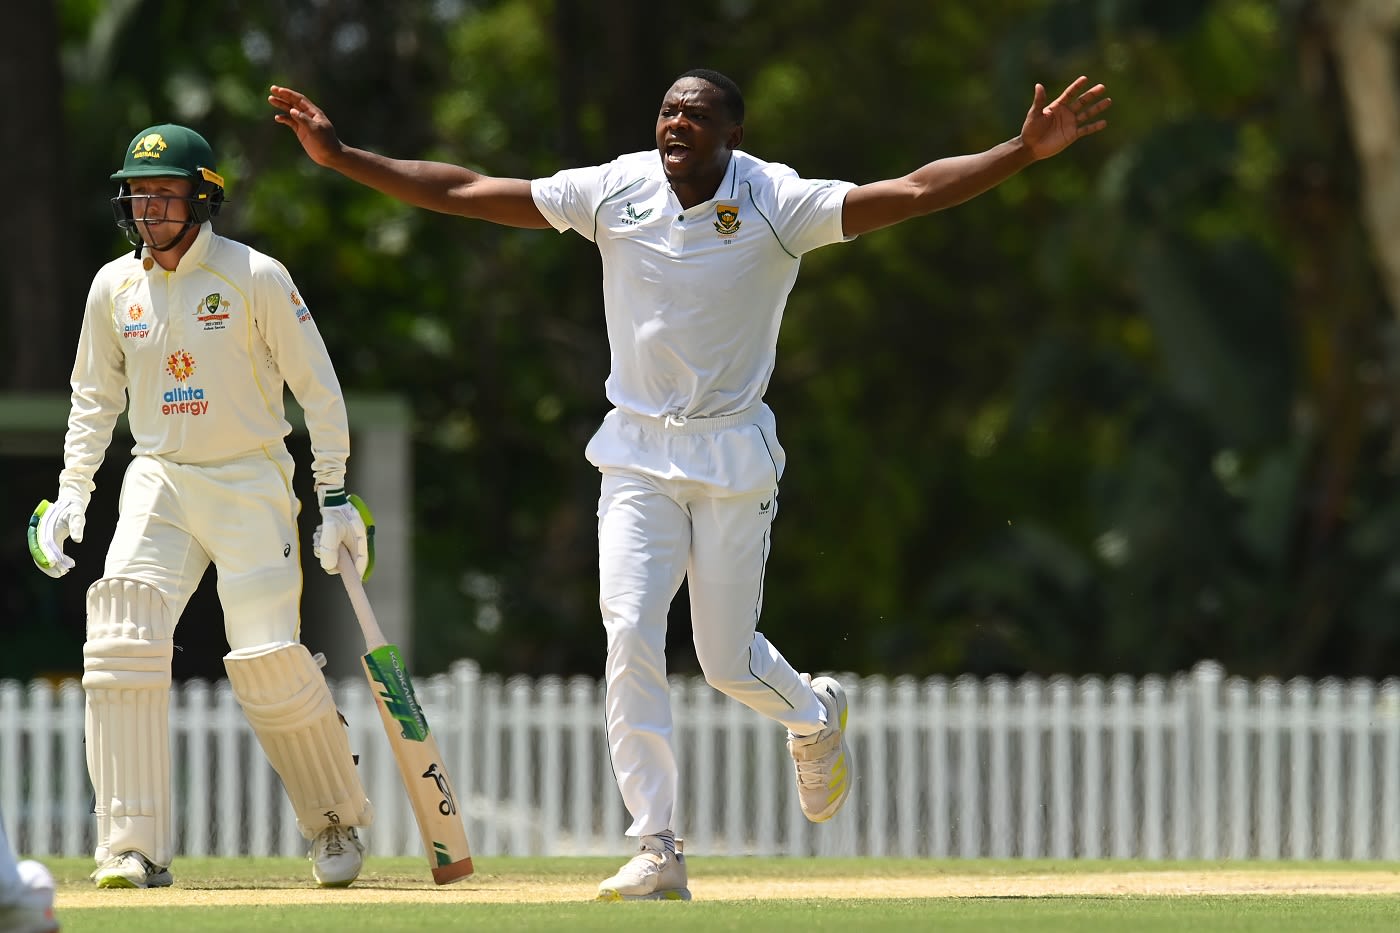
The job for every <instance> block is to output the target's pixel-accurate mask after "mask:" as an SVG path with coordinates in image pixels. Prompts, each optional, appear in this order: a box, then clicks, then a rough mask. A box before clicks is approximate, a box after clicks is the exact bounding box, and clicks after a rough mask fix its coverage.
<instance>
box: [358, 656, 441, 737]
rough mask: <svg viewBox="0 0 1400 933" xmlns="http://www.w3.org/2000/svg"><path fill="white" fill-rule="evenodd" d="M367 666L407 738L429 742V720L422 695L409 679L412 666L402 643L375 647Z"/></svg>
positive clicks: (368, 657) (366, 661)
mask: <svg viewBox="0 0 1400 933" xmlns="http://www.w3.org/2000/svg"><path fill="white" fill-rule="evenodd" d="M365 667H367V668H368V669H369V676H370V678H371V679H373V680H374V681H375V683H377V684H379V687H380V690H379V695H380V696H381V697H383V698H384V705H385V706H386V707H388V709H389V715H391V716H393V717H394V718H395V719H396V720H398V723H399V729H400V730H401V731H402V734H403V737H404V738H406V739H408V740H409V741H411V742H423V741H426V740H427V738H428V719H427V717H426V716H424V715H423V708H422V707H421V706H419V705H418V697H416V696H414V695H413V683H412V681H410V680H409V679H408V667H407V666H406V665H405V664H404V663H403V656H402V655H401V654H399V649H398V646H397V645H383V646H381V647H379V648H375V649H374V650H373V651H371V652H370V653H369V654H367V655H365Z"/></svg>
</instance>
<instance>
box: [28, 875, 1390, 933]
mask: <svg viewBox="0 0 1400 933" xmlns="http://www.w3.org/2000/svg"><path fill="white" fill-rule="evenodd" d="M44 861H45V863H46V864H47V865H48V866H49V867H50V868H51V869H52V870H53V872H54V875H55V877H57V878H58V881H59V894H58V915H59V920H60V922H61V923H62V925H63V930H64V931H65V933H84V931H93V933H99V931H100V933H162V931H166V930H170V931H176V930H178V931H193V933H201V931H243V930H275V931H277V933H322V931H324V933H350V931H400V930H403V931H418V930H461V929H473V928H486V929H491V930H493V933H495V931H505V930H510V931H515V930H541V931H544V930H548V931H550V933H558V931H560V930H561V929H563V930H567V931H569V933H584V931H595V930H596V931H606V933H625V931H630V930H639V931H641V930H645V931H648V933H654V931H656V930H658V929H664V930H666V931H667V933H670V931H697V933H698V931H715V930H743V931H754V930H765V931H766V930H798V931H803V933H806V931H821V930H832V931H837V930H839V931H843V933H851V931H854V930H860V931H865V930H876V931H885V930H889V931H895V930H899V931H904V930H937V931H940V933H950V931H951V933H957V931H976V933H987V931H993V930H1016V931H1027V933H1081V931H1085V930H1093V931H1098V930H1105V931H1132V933H1158V931H1161V933H1166V931H1182V930H1185V931H1189V933H1214V931H1221V933H1226V931H1229V933H1235V931H1239V933H1244V931H1258V933H1295V931H1296V933H1303V931H1310V933H1311V931H1327V933H1360V931H1366V933H1372V931H1374V933H1381V931H1385V933H1394V931H1397V930H1400V865H1397V864H1393V863H1385V864H1381V863H1340V864H1339V863H1298V862H1282V863H1260V862H1216V863H1203V862H1127V861H1112V862H1110V861H1095V862H1082V861H1071V862H1051V861H985V860H978V861H930V860H912V859H873V858H872V859H815V858H812V859H773V858H695V857H694V856H692V858H691V863H690V887H691V891H692V892H693V893H694V896H695V900H693V901H691V902H690V903H688V904H685V903H665V902H662V903H652V902H647V903H629V904H608V903H598V902H595V901H593V900H592V899H591V898H592V894H593V892H594V890H595V889H596V886H597V882H598V880H599V879H600V878H602V877H604V876H606V875H608V874H610V873H611V872H612V871H613V870H614V869H616V867H617V866H618V864H620V860H619V859H617V858H549V859H539V858H533V859H523V858H494V857H490V858H486V859H479V860H478V864H477V873H476V874H475V875H473V876H472V877H471V878H468V879H465V880H463V881H460V882H458V883H456V884H452V885H447V886H444V887H437V886H435V885H433V884H432V883H431V881H430V880H429V879H428V876H427V872H426V868H425V866H424V865H423V863H422V862H421V860H418V859H407V858H402V859H387V858H370V859H367V860H366V863H365V871H364V873H363V874H362V875H361V877H360V880H359V881H358V882H357V883H356V884H355V886H354V887H352V888H349V889H345V890H336V891H331V890H322V889H318V888H316V887H314V886H313V885H312V883H311V878H310V865H309V863H308V862H306V861H305V860H304V859H285V858H278V859H271V858H269V859H195V858H190V859H177V861H176V863H175V865H174V866H173V867H172V872H173V873H174V875H175V886H174V887H173V888H166V889H161V890H152V891H99V890H96V889H95V888H93V887H92V883H91V882H90V881H88V880H87V873H88V872H89V871H91V867H92V863H91V861H90V860H88V859H45V860H44Z"/></svg>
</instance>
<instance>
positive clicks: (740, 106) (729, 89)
mask: <svg viewBox="0 0 1400 933" xmlns="http://www.w3.org/2000/svg"><path fill="white" fill-rule="evenodd" d="M681 78H699V79H700V80H701V81H708V82H709V83H710V84H713V85H714V86H715V87H717V88H719V90H720V95H721V96H722V97H723V98H724V106H725V108H726V109H728V111H729V118H730V119H731V120H733V121H734V122H735V123H737V124H740V125H743V122H744V95H743V94H741V93H739V85H737V84H735V83H734V82H733V81H732V80H730V78H729V77H728V76H727V75H722V74H720V73H719V72H718V71H715V70H714V69H713V68H692V69H690V70H689V71H687V72H686V73H685V74H683V75H680V76H679V77H677V78H676V80H677V81H679V80H680V79H681ZM673 83H674V82H673Z"/></svg>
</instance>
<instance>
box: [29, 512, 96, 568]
mask: <svg viewBox="0 0 1400 933" xmlns="http://www.w3.org/2000/svg"><path fill="white" fill-rule="evenodd" d="M85 511H86V510H85V508H84V506H83V503H81V502H79V501H78V500H77V499H74V498H71V497H68V496H62V495H60V496H59V497H58V500H57V501H55V502H50V501H49V500H47V499H43V500H41V501H40V502H39V507H38V508H36V509H35V510H34V514H33V515H31V516H29V532H28V536H27V537H28V539H29V556H30V557H32V558H34V566H35V567H38V568H39V569H40V570H42V571H43V572H44V573H46V574H48V575H49V576H51V577H53V578H54V579H58V578H59V577H61V576H63V575H64V574H65V573H67V572H68V571H70V570H72V569H73V568H74V567H75V566H77V564H76V562H75V561H74V560H73V558H71V557H69V556H68V555H67V554H65V553H63V542H64V541H67V540H68V539H69V538H72V539H73V540H74V541H77V542H81V541H82V540H83V529H84V528H85V527H86V525H87V520H86V519H85V518H84V517H83V513H84V512H85Z"/></svg>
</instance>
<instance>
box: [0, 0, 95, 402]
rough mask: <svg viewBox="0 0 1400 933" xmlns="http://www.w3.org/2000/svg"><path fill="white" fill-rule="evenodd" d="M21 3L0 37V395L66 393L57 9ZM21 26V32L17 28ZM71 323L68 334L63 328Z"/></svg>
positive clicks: (66, 224) (63, 149) (66, 206)
mask: <svg viewBox="0 0 1400 933" xmlns="http://www.w3.org/2000/svg"><path fill="white" fill-rule="evenodd" d="M20 5H21V6H22V7H24V8H26V12H25V13H24V14H23V15H21V14H19V13H15V14H14V16H13V17H12V18H11V22H10V24H9V25H10V28H6V29H0V87H4V88H7V89H8V92H7V93H6V94H5V95H4V103H3V104H0V122H3V124H4V126H5V144H4V145H3V146H0V178H4V179H5V180H6V181H5V190H6V194H5V217H6V221H5V223H3V224H0V269H3V270H4V276H3V282H4V284H3V289H2V290H0V300H3V301H4V305H5V310H4V314H5V317H6V319H7V320H8V321H9V326H8V328H7V329H6V333H8V334H9V335H10V339H9V340H8V341H7V342H8V345H9V347H10V349H9V350H8V351H7V353H8V357H9V363H8V365H6V366H5V367H4V375H3V377H0V388H5V389H12V390H15V389H18V390H26V391H29V390H32V391H52V390H62V389H64V388H65V387H66V386H67V383H68V372H69V365H68V364H69V361H71V360H72V356H73V347H72V342H73V341H74V340H76V338H77V327H76V321H77V318H78V315H79V314H80V313H81V310H82V309H81V308H80V307H79V308H77V309H76V310H75V309H74V308H72V307H70V306H69V299H70V297H71V294H72V289H70V288H69V287H68V283H67V282H66V281H65V279H64V277H63V270H62V261H63V241H62V231H63V230H65V229H73V228H74V227H75V226H76V224H75V223H74V219H73V215H72V210H71V206H70V203H69V194H68V192H69V190H70V189H71V187H72V186H71V185H70V184H69V183H68V173H67V170H66V166H67V164H68V158H67V156H68V149H67V145H66V141H65V138H64V130H63V123H64V121H63V82H62V75H61V72H60V70H59V64H58V55H59V39H58V23H57V20H56V15H57V14H56V13H55V7H56V4H54V3H53V2H52V0H20ZM19 23H26V24H27V25H26V26H25V27H24V28H23V29H21V28H19V27H18V24H19ZM69 320H72V321H73V322H74V326H71V327H70V326H67V324H66V322H67V321H69Z"/></svg>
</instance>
